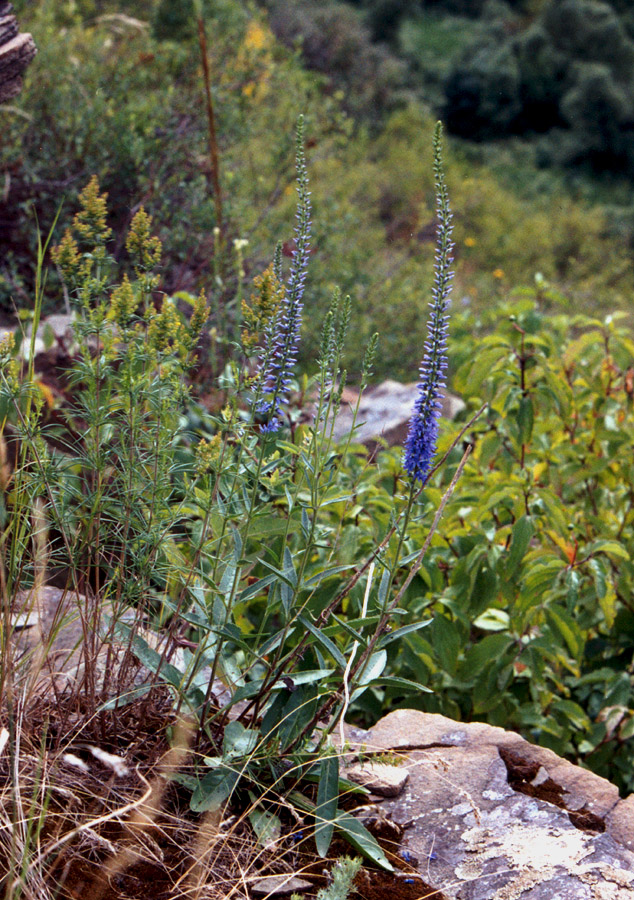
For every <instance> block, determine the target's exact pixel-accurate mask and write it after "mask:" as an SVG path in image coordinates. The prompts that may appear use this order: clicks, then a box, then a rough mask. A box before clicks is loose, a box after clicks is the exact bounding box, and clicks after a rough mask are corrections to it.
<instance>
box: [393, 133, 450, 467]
mask: <svg viewBox="0 0 634 900" xmlns="http://www.w3.org/2000/svg"><path fill="white" fill-rule="evenodd" d="M441 135H442V128H441V125H440V123H438V124H437V125H436V129H435V131H434V179H435V185H436V216H437V220H438V227H437V248H436V261H435V266H434V287H433V290H432V300H431V303H430V304H429V307H430V318H429V324H428V337H427V342H426V343H425V356H424V357H423V361H422V363H421V367H420V383H419V385H418V391H419V393H418V398H417V400H416V404H415V407H414V413H413V415H412V419H411V422H410V426H409V432H408V435H407V440H406V442H405V459H404V462H403V464H404V466H405V470H406V471H407V473H408V474H409V475H410V476H411V478H412V479H413V480H414V481H424V480H425V477H426V475H427V473H428V472H429V469H430V467H431V463H432V461H433V458H434V455H435V453H436V445H437V441H438V418H439V416H440V412H441V392H442V389H443V387H444V386H445V371H446V369H447V321H448V316H447V309H448V306H449V297H450V294H451V281H452V277H453V272H452V271H451V263H452V256H451V254H452V251H453V246H454V245H453V241H452V240H451V232H452V226H451V210H450V207H449V196H448V193H447V185H446V184H445V177H444V173H443V166H442V145H441Z"/></svg>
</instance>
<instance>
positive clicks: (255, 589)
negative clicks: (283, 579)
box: [238, 575, 276, 603]
mask: <svg viewBox="0 0 634 900" xmlns="http://www.w3.org/2000/svg"><path fill="white" fill-rule="evenodd" d="M275 580H276V579H275V575H265V576H264V578H259V579H258V580H257V581H256V582H255V583H254V584H250V585H249V586H248V587H246V588H245V589H244V590H243V591H241V592H240V595H239V597H238V600H239V602H240V603H244V601H245V600H249V599H250V598H251V597H255V596H256V595H257V594H261V593H263V591H264V590H265V588H267V587H268V586H269V585H270V584H272V583H273V582H274V581H275Z"/></svg>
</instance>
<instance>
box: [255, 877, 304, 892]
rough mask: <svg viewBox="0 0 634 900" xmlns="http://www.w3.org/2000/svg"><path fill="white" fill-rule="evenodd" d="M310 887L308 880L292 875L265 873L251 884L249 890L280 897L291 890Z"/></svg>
mask: <svg viewBox="0 0 634 900" xmlns="http://www.w3.org/2000/svg"><path fill="white" fill-rule="evenodd" d="M310 887H312V884H311V882H310V881H306V880H305V879H303V878H297V877H295V876H294V875H266V876H265V877H264V878H260V879H259V880H258V881H256V882H255V884H252V885H251V891H252V893H254V894H264V895H266V896H267V897H280V896H282V895H283V894H292V893H293V891H303V890H306V889H307V888H310Z"/></svg>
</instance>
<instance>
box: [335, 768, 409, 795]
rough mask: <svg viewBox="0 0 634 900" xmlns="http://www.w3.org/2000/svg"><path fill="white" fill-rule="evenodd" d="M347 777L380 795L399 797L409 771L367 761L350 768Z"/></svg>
mask: <svg viewBox="0 0 634 900" xmlns="http://www.w3.org/2000/svg"><path fill="white" fill-rule="evenodd" d="M346 778H349V779H350V781H354V782H355V784H360V785H362V786H363V787H365V788H367V789H368V790H369V791H371V792H372V793H373V794H378V795H379V796H380V797H398V795H399V794H400V793H401V791H402V790H403V788H404V787H405V785H406V784H407V780H408V778H409V772H408V771H407V769H403V768H401V767H400V766H391V765H388V764H386V763H375V762H367V763H362V764H360V765H356V766H352V768H350V769H348V770H347V771H346Z"/></svg>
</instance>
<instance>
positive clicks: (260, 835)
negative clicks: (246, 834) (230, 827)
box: [248, 791, 282, 850]
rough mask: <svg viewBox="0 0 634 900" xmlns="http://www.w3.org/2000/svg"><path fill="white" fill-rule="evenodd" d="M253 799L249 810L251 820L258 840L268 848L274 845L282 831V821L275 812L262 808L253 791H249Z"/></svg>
mask: <svg viewBox="0 0 634 900" xmlns="http://www.w3.org/2000/svg"><path fill="white" fill-rule="evenodd" d="M249 798H250V800H251V807H252V808H251V811H250V812H249V814H248V815H249V822H250V823H251V827H252V828H253V830H254V831H255V833H256V835H257V839H258V842H259V843H260V844H261V845H262V846H263V847H264V848H265V849H267V850H270V849H272V848H273V847H274V845H275V844H276V842H277V841H278V840H279V837H280V835H281V833H282V823H281V821H280V820H279V818H278V817H277V816H276V815H275V814H274V813H270V812H267V811H266V810H265V809H262V806H261V805H258V799H257V797H256V796H255V794H253V793H252V792H251V791H249Z"/></svg>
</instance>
